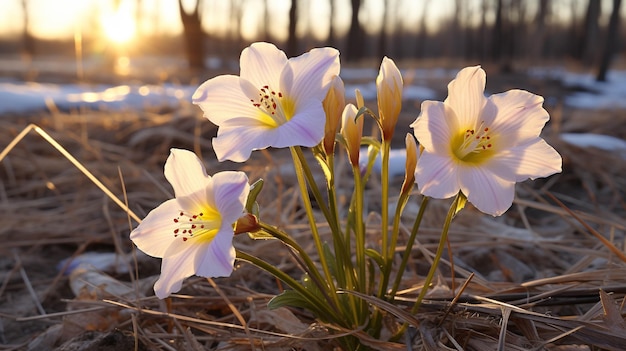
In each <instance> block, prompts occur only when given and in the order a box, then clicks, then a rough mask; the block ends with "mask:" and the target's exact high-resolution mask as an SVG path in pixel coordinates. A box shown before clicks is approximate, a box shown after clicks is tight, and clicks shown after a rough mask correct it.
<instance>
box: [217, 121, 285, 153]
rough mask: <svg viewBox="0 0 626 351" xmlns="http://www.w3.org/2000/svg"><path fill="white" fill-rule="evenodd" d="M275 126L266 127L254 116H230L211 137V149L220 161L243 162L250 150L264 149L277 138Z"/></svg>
mask: <svg viewBox="0 0 626 351" xmlns="http://www.w3.org/2000/svg"><path fill="white" fill-rule="evenodd" d="M277 137H278V132H277V128H268V127H267V126H266V125H263V124H262V123H261V122H260V121H259V120H257V119H254V118H243V117H242V118H232V119H230V120H228V121H227V122H226V123H225V124H223V125H222V126H221V127H220V129H219V130H218V132H217V137H215V138H213V150H214V151H215V155H216V156H217V159H218V160H219V161H220V162H222V161H224V160H230V161H234V162H244V161H246V160H247V159H248V158H250V154H251V153H252V150H260V149H265V148H267V147H269V146H271V145H272V144H274V143H275V142H276V140H277Z"/></svg>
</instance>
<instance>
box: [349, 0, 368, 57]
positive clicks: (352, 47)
mask: <svg viewBox="0 0 626 351" xmlns="http://www.w3.org/2000/svg"><path fill="white" fill-rule="evenodd" d="M350 2H351V4H352V19H351V21H350V30H349V31H348V51H347V52H346V60H347V61H352V62H354V61H357V60H359V59H361V58H362V57H363V45H364V44H365V43H364V42H363V30H362V29H361V23H360V22H359V12H360V10H361V0H350Z"/></svg>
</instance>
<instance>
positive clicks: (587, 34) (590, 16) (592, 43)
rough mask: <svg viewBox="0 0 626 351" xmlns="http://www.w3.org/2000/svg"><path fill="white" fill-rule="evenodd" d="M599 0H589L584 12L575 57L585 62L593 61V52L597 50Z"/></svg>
mask: <svg viewBox="0 0 626 351" xmlns="http://www.w3.org/2000/svg"><path fill="white" fill-rule="evenodd" d="M601 12H602V11H601V1H600V0H589V3H588V5H587V12H586V13H585V27H584V29H583V33H582V38H581V40H580V42H581V43H580V45H579V46H578V49H579V50H580V51H579V52H577V53H576V57H577V58H578V59H579V60H580V61H582V62H583V63H585V64H591V63H593V61H594V59H595V57H594V56H595V55H594V53H595V52H596V51H597V50H596V48H597V42H598V33H599V32H600V25H599V20H600V13H601Z"/></svg>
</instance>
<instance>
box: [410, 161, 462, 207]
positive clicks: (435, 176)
mask: <svg viewBox="0 0 626 351" xmlns="http://www.w3.org/2000/svg"><path fill="white" fill-rule="evenodd" d="M457 169H458V166H457V165H456V164H454V163H453V161H452V159H451V158H450V157H445V156H439V155H437V154H432V153H429V152H424V153H422V155H421V156H420V157H419V158H418V160H417V167H416V170H415V182H416V183H417V185H418V187H419V191H420V193H422V194H423V195H427V196H430V197H434V198H436V199H447V198H449V197H452V196H454V195H456V194H457V193H458V192H459V189H460V186H459V181H458V174H457Z"/></svg>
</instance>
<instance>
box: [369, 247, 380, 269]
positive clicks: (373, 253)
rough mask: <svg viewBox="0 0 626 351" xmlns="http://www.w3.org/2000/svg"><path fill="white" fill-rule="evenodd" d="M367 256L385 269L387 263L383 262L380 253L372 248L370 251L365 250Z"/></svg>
mask: <svg viewBox="0 0 626 351" xmlns="http://www.w3.org/2000/svg"><path fill="white" fill-rule="evenodd" d="M365 255H366V256H367V257H369V258H371V259H373V260H374V261H376V264H378V267H383V266H384V264H385V261H384V260H383V257H382V256H381V255H380V253H379V252H378V251H376V250H374V249H372V248H369V249H365Z"/></svg>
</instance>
